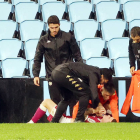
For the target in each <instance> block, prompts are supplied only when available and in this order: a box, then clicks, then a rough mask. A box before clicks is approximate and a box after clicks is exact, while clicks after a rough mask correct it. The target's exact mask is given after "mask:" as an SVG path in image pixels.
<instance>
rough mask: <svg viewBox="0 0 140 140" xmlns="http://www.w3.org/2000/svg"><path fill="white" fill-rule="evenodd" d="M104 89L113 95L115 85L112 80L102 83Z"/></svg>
mask: <svg viewBox="0 0 140 140" xmlns="http://www.w3.org/2000/svg"><path fill="white" fill-rule="evenodd" d="M104 89H105V90H106V91H107V92H109V93H110V95H113V94H114V93H115V87H114V84H113V82H112V81H111V82H108V83H105V84H104Z"/></svg>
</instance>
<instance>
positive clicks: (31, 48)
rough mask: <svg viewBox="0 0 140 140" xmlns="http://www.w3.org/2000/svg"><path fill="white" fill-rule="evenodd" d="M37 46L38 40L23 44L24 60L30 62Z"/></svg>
mask: <svg viewBox="0 0 140 140" xmlns="http://www.w3.org/2000/svg"><path fill="white" fill-rule="evenodd" d="M37 44H38V39H30V40H27V41H26V42H25V46H24V49H25V55H26V60H32V59H33V58H34V56H35V51H36V47H37Z"/></svg>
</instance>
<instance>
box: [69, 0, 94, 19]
mask: <svg viewBox="0 0 140 140" xmlns="http://www.w3.org/2000/svg"><path fill="white" fill-rule="evenodd" d="M91 11H92V4H90V3H89V2H87V1H83V2H82V1H79V2H73V3H71V4H70V5H69V8H68V12H69V17H70V21H71V22H76V21H78V20H87V19H89V17H90V13H91Z"/></svg>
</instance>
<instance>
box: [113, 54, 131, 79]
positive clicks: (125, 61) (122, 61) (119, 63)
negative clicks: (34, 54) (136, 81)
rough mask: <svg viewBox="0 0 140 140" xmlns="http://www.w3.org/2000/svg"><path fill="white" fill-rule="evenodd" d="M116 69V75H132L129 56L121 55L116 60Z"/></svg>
mask: <svg viewBox="0 0 140 140" xmlns="http://www.w3.org/2000/svg"><path fill="white" fill-rule="evenodd" d="M114 69H115V76H116V77H126V76H131V73H130V65H129V58H128V57H120V58H118V59H115V61H114Z"/></svg>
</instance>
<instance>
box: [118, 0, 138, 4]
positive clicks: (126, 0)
mask: <svg viewBox="0 0 140 140" xmlns="http://www.w3.org/2000/svg"><path fill="white" fill-rule="evenodd" d="M128 1H134V0H118V3H120V4H124V3H126V2H128ZM136 1H139V0H136Z"/></svg>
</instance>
